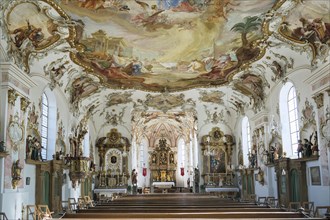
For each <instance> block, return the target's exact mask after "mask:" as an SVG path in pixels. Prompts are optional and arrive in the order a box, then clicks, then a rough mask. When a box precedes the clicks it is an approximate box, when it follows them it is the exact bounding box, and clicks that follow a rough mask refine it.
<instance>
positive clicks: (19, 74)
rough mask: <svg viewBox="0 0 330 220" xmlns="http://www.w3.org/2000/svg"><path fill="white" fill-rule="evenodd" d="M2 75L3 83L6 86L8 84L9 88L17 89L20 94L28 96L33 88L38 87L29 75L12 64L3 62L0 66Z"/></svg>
mask: <svg viewBox="0 0 330 220" xmlns="http://www.w3.org/2000/svg"><path fill="white" fill-rule="evenodd" d="M0 73H1V75H2V81H3V84H4V85H6V84H7V85H8V86H11V87H13V88H15V89H17V90H18V91H19V92H21V93H22V94H24V95H26V96H27V95H28V93H29V90H30V89H31V88H32V87H35V86H37V84H36V83H35V82H34V81H33V80H32V79H31V77H30V76H29V75H28V74H26V73H25V72H24V71H22V70H21V69H20V68H18V67H17V66H16V65H15V64H13V63H12V62H2V63H1V64H0ZM20 84H21V86H20Z"/></svg>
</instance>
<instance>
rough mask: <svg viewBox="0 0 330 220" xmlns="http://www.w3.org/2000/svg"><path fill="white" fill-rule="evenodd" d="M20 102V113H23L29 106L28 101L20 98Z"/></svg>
mask: <svg viewBox="0 0 330 220" xmlns="http://www.w3.org/2000/svg"><path fill="white" fill-rule="evenodd" d="M20 102H21V111H23V112H25V111H26V109H27V107H28V106H29V105H30V101H29V100H28V99H27V98H25V97H21V98H20Z"/></svg>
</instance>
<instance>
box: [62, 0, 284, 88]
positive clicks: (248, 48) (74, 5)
mask: <svg viewBox="0 0 330 220" xmlns="http://www.w3.org/2000/svg"><path fill="white" fill-rule="evenodd" d="M251 1H252V3H251ZM251 1H247V2H246V1H242V2H239V1H237V0H226V1H223V0H214V1H203V2H199V1H156V0H149V1H134V0H127V1H92V0H87V1H77V0H73V1H60V2H59V6H60V7H61V8H62V9H63V10H64V11H66V12H67V13H68V14H72V15H73V16H74V17H75V18H78V19H79V20H80V23H81V24H82V25H80V26H76V32H77V35H79V37H76V38H75V42H76V43H77V45H76V47H77V48H78V50H77V51H75V52H73V53H72V55H73V56H72V57H73V60H74V61H75V62H76V63H77V64H79V65H81V66H83V67H86V68H88V69H89V70H92V71H93V72H94V73H96V74H98V75H99V76H101V77H102V78H103V79H104V82H105V83H106V84H107V85H108V86H109V87H111V88H126V89H127V88H134V89H140V90H147V91H157V92H161V91H163V90H164V89H165V88H167V89H168V90H169V91H171V92H173V91H179V90H186V89H191V88H195V87H206V86H207V87H208V86H219V85H223V84H225V83H227V82H228V81H229V80H230V78H231V77H232V75H234V74H235V73H236V72H237V71H238V70H239V69H240V68H241V67H243V66H244V65H245V64H246V63H251V62H253V61H255V60H258V59H260V58H261V57H262V55H263V50H264V46H263V42H264V41H265V39H267V38H268V36H269V33H268V28H267V23H268V21H269V16H268V12H269V11H270V10H276V9H278V8H279V7H280V6H281V5H282V4H283V2H284V1H283V0H281V1H275V0H251ZM265 18H267V19H265Z"/></svg>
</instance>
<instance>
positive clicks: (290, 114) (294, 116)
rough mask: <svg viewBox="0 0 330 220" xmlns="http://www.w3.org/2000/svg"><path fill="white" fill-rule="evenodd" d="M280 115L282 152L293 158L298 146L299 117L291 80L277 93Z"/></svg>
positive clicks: (294, 89) (294, 90)
mask: <svg viewBox="0 0 330 220" xmlns="http://www.w3.org/2000/svg"><path fill="white" fill-rule="evenodd" d="M279 100H280V116H281V125H282V140H283V151H282V152H283V153H284V152H285V153H286V156H287V157H290V158H294V157H297V155H295V153H296V151H297V148H298V140H299V139H300V133H299V120H298V119H299V117H298V103H297V95H296V88H295V86H294V84H293V83H292V82H287V83H285V84H284V85H283V87H282V88H281V91H280V94H279Z"/></svg>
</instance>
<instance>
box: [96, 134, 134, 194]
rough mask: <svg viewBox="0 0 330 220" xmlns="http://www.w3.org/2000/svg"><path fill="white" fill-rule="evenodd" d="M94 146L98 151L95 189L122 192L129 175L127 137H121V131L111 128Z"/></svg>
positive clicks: (128, 145) (128, 144) (125, 187)
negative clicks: (98, 166) (98, 168)
mask: <svg viewBox="0 0 330 220" xmlns="http://www.w3.org/2000/svg"><path fill="white" fill-rule="evenodd" d="M96 147H97V148H98V153H99V164H100V170H99V171H98V173H97V181H96V186H95V190H96V191H98V192H106V191H107V192H117V191H118V192H119V191H120V192H123V189H125V191H126V189H127V186H128V179H129V177H130V176H129V172H128V158H127V155H128V152H129V150H130V143H129V140H128V138H126V137H122V135H121V133H120V132H118V131H117V129H115V128H113V129H111V130H110V132H109V133H108V134H107V135H106V137H101V138H99V139H98V140H97V142H96ZM105 189H107V190H105ZM110 189H111V190H110ZM114 189H118V190H117V191H116V190H114Z"/></svg>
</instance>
